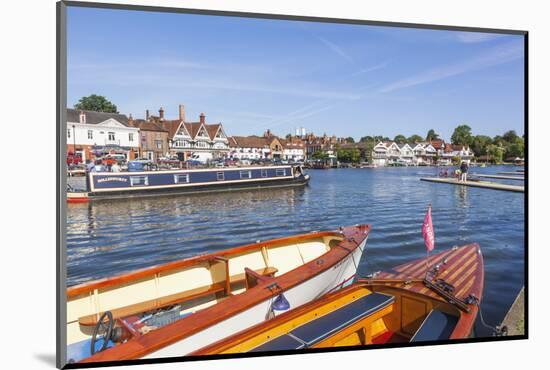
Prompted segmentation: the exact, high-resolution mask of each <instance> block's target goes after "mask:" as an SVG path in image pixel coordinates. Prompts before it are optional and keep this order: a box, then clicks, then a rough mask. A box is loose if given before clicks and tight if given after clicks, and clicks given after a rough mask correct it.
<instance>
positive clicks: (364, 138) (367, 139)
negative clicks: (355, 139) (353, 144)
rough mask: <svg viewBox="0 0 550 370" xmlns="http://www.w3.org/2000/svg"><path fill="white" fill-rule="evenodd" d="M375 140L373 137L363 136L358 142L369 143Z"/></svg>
mask: <svg viewBox="0 0 550 370" xmlns="http://www.w3.org/2000/svg"><path fill="white" fill-rule="evenodd" d="M373 141H375V138H374V137H372V136H363V137H362V138H361V139H359V142H360V143H369V142H373Z"/></svg>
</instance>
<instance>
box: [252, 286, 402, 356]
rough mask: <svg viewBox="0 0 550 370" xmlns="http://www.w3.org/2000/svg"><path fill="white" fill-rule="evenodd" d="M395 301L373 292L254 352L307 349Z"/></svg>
mask: <svg viewBox="0 0 550 370" xmlns="http://www.w3.org/2000/svg"><path fill="white" fill-rule="evenodd" d="M394 301H395V298H394V297H393V296H390V295H386V294H381V293H371V294H369V295H366V296H364V297H361V298H359V299H357V300H355V301H353V302H351V303H349V304H347V305H345V306H343V307H340V308H338V309H337V310H335V311H333V312H331V313H329V314H326V315H324V316H321V317H319V318H318V319H315V320H313V321H310V322H308V323H306V324H304V325H302V326H300V327H298V328H296V329H294V330H292V331H291V332H290V333H288V334H285V335H283V336H280V337H277V338H275V339H273V340H271V341H269V342H266V343H264V344H262V345H261V346H259V347H256V348H254V349H253V350H252V352H259V351H277V350H285V349H301V348H307V347H310V346H312V345H314V344H315V343H318V342H320V341H322V340H323V339H325V338H328V337H329V336H331V335H333V334H335V333H337V332H339V331H340V330H342V329H345V328H346V327H347V326H349V325H351V324H353V323H355V322H357V321H359V320H361V319H363V318H365V317H367V316H369V315H372V314H374V313H375V312H378V311H380V310H382V309H383V308H385V307H387V306H389V305H391V304H392V303H393V302H394Z"/></svg>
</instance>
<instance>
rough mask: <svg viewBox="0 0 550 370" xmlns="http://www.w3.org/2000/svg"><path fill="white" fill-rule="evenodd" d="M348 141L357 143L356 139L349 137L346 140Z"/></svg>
mask: <svg viewBox="0 0 550 370" xmlns="http://www.w3.org/2000/svg"><path fill="white" fill-rule="evenodd" d="M346 141H347V142H348V143H355V139H354V138H352V137H351V136H349V137H347V138H346Z"/></svg>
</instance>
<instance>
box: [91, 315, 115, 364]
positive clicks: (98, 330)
mask: <svg viewBox="0 0 550 370" xmlns="http://www.w3.org/2000/svg"><path fill="white" fill-rule="evenodd" d="M105 317H107V321H105ZM114 326H115V320H113V314H112V313H111V311H105V312H103V315H101V317H100V318H99V320H97V324H96V325H95V328H94V334H93V336H92V341H91V344H90V353H91V354H92V355H93V354H95V353H96V352H101V351H104V350H105V349H106V348H107V344H108V343H109V340H110V339H111V334H112V332H113V328H114ZM100 338H101V339H103V343H102V344H101V348H99V349H98V350H96V348H95V344H96V342H97V340H98V339H100Z"/></svg>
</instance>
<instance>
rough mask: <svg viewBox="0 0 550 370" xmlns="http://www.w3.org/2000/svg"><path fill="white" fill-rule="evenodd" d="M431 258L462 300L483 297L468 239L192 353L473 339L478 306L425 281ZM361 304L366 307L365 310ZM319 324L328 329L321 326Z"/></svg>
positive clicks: (478, 261) (475, 252)
mask: <svg viewBox="0 0 550 370" xmlns="http://www.w3.org/2000/svg"><path fill="white" fill-rule="evenodd" d="M428 264H429V265H430V269H432V268H433V267H434V266H435V265H438V266H439V269H438V272H437V274H436V276H437V278H440V279H444V280H445V281H446V282H447V283H449V284H451V285H452V286H453V287H454V289H455V290H454V292H455V293H456V297H457V298H459V299H460V300H462V301H464V300H465V299H466V298H467V297H468V296H470V295H472V296H474V297H476V298H477V299H478V300H481V297H482V293H483V258H482V256H481V252H480V249H479V246H478V245H477V244H470V245H467V246H464V247H461V248H455V249H452V250H448V251H444V252H441V253H438V254H435V255H433V256H432V257H430V258H429V259H426V258H422V259H419V260H417V261H413V262H410V263H407V264H404V265H400V266H397V267H396V268H394V269H393V270H392V271H390V272H384V273H381V274H378V275H377V276H376V277H374V278H372V279H360V280H358V281H357V282H356V283H355V284H353V285H352V286H349V287H347V288H345V289H342V290H339V291H337V292H334V293H331V294H328V295H326V296H324V297H322V298H320V299H318V300H316V301H314V302H311V303H308V304H306V305H304V306H302V307H298V308H296V309H294V310H292V311H290V312H287V313H284V314H282V315H280V316H278V317H277V318H275V319H274V320H271V321H268V322H265V323H261V324H258V325H256V326H254V327H252V328H250V329H248V330H245V331H242V332H240V333H237V334H235V335H233V336H231V337H228V338H225V339H224V340H221V341H219V342H217V343H213V344H210V345H208V346H206V347H204V348H202V349H200V350H198V351H195V352H194V353H192V354H193V355H209V354H221V353H241V352H249V351H255V352H256V351H264V350H267V351H274V350H292V349H305V348H322V347H338V346H356V345H370V344H383V343H389V342H391V343H400V342H402V343H408V342H411V341H415V342H419V341H425V340H429V341H435V342H436V341H438V340H453V339H464V338H468V337H470V335H471V333H472V331H473V327H474V323H475V318H476V316H477V313H478V304H476V303H470V304H467V305H466V307H467V309H468V311H469V312H465V311H463V310H460V309H459V308H457V306H455V305H454V304H451V303H449V302H448V301H447V300H446V299H445V298H443V297H442V296H441V295H438V294H437V293H435V292H434V291H432V290H430V289H429V288H427V286H426V285H424V283H423V279H424V278H425V274H426V270H427V266H428ZM369 299H370V301H372V302H374V303H370V304H371V306H360V304H363V302H362V301H364V302H367V301H368V300H369ZM352 305H355V306H357V307H360V308H359V311H357V308H354V309H355V310H356V311H357V312H355V314H353V315H355V316H353V315H352V314H351V313H349V312H351V311H350V309H352V308H353V307H352ZM362 307H364V310H365V311H367V310H368V312H365V313H362V312H361V309H362ZM346 310H347V312H348V314H349V315H350V316H349V317H344V319H342V313H344V312H345V311H346ZM432 315H433V316H432ZM437 315H440V316H441V317H442V318H443V320H448V321H447V322H446V323H447V324H446V326H444V327H443V328H439V330H441V331H440V332H438V331H437V330H433V329H429V325H432V324H433V323H432V322H431V321H430V320H437ZM433 317H436V319H434V318H433ZM323 320H324V322H323ZM330 320H333V321H334V322H331V321H330ZM338 320H343V321H342V322H338ZM331 325H333V326H331ZM319 328H321V329H322V330H323V331H321V332H319V330H320V329H319ZM426 328H428V329H426ZM315 330H317V333H315ZM428 330H432V332H429V331H428ZM426 332H427V333H428V334H426ZM319 333H321V334H319ZM430 335H431V337H430ZM308 336H309V338H308ZM311 338H316V339H315V340H311ZM300 343H301V344H300Z"/></svg>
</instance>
